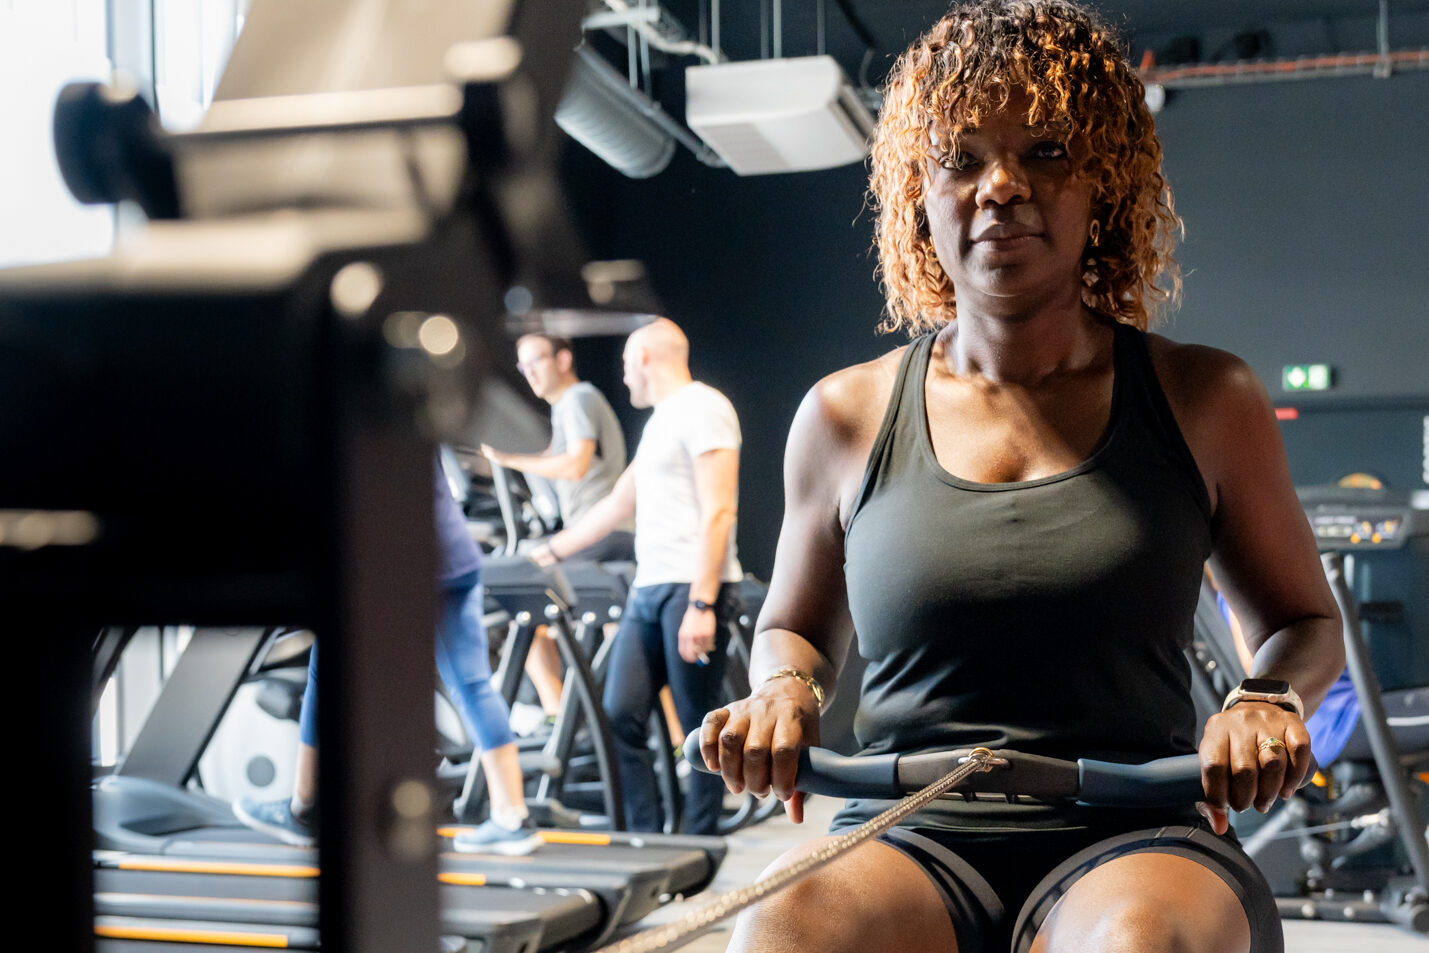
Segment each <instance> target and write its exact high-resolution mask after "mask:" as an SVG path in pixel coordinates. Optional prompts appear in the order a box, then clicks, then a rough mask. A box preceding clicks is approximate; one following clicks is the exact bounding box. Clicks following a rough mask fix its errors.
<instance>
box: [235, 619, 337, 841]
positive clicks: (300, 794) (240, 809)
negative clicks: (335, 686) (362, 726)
mask: <svg viewBox="0 0 1429 953" xmlns="http://www.w3.org/2000/svg"><path fill="white" fill-rule="evenodd" d="M317 713H318V644H317V642H314V643H313V647H312V649H310V650H309V652H308V685H307V688H306V689H304V690H303V703H302V706H301V707H300V708H299V710H298V738H299V742H298V756H297V759H296V761H295V763H294V765H293V794H292V796H291V797H289V798H280V799H278V800H275V801H259V800H257V799H255V798H246V797H245V798H240V799H239V800H237V801H235V802H234V804H233V815H234V816H235V817H237V818H238V820H240V821H242V822H243V823H244V824H245V825H247V826H248V827H251V828H253V829H254V830H258V831H262V832H264V833H265V834H271V835H273V836H274V837H277V838H278V839H279V840H281V841H283V842H284V843H286V844H294V845H297V846H299V847H307V846H309V845H311V844H312V843H313V832H314V831H315V830H316V828H317V804H318V719H317Z"/></svg>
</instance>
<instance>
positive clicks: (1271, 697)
mask: <svg viewBox="0 0 1429 953" xmlns="http://www.w3.org/2000/svg"><path fill="white" fill-rule="evenodd" d="M1241 702H1268V703H1270V704H1272V705H1279V706H1280V707H1281V708H1284V709H1285V710H1286V711H1293V712H1294V713H1295V714H1297V715H1299V716H1300V717H1301V718H1304V717H1305V703H1304V702H1302V701H1301V700H1300V696H1299V695H1297V694H1295V689H1293V688H1291V687H1290V683H1289V682H1287V681H1285V680H1283V679H1279V678H1247V679H1244V680H1243V681H1242V682H1241V683H1240V684H1239V685H1237V686H1236V687H1235V688H1233V689H1231V693H1230V694H1229V695H1227V696H1226V703H1225V704H1224V705H1222V706H1221V711H1228V710H1230V709H1231V708H1233V707H1234V706H1236V705H1238V704H1240V703H1241Z"/></svg>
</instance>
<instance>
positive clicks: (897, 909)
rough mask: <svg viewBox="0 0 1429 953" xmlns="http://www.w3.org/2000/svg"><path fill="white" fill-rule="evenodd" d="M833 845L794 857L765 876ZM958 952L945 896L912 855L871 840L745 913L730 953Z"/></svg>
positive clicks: (813, 845)
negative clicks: (794, 952) (801, 952)
mask: <svg viewBox="0 0 1429 953" xmlns="http://www.w3.org/2000/svg"><path fill="white" fill-rule="evenodd" d="M832 839H833V838H828V837H825V838H820V839H818V840H815V841H811V842H809V843H807V844H802V845H800V846H799V847H796V848H795V849H793V850H791V851H789V852H788V853H786V854H785V855H784V856H782V857H780V858H779V859H778V860H777V861H775V862H774V863H773V864H772V865H771V866H770V867H769V869H768V870H766V871H765V874H768V873H771V872H772V871H775V870H778V869H781V868H783V867H787V866H788V865H790V864H792V863H794V862H795V861H797V860H799V859H800V858H802V857H804V856H806V855H807V854H808V853H810V852H811V851H813V850H816V849H817V848H819V847H821V846H823V845H824V844H826V843H828V842H829V841H830V840H832ZM795 950H801V951H802V950H809V951H818V953H905V951H909V950H917V951H920V953H957V950H958V946H957V942H956V940H955V939H954V934H953V923H952V920H951V918H950V917H949V915H948V910H947V907H946V906H945V904H944V902H943V898H942V895H941V894H939V893H938V891H937V889H936V888H935V887H934V886H933V884H932V882H931V881H930V880H929V879H928V876H927V875H926V874H925V873H924V872H923V870H922V868H920V867H919V866H918V865H917V864H916V863H914V862H913V861H912V860H911V859H910V858H909V857H908V856H907V855H906V854H904V853H902V852H901V851H899V850H896V849H895V848H893V847H890V846H888V845H887V844H883V843H880V842H878V841H870V842H867V843H864V844H861V845H860V846H858V847H856V848H854V849H853V850H852V851H850V852H849V853H847V854H845V855H844V856H842V857H840V858H838V859H837V860H835V861H833V862H832V863H830V864H829V865H827V866H825V867H822V868H820V869H818V870H816V871H814V872H813V873H811V874H808V875H807V876H805V877H803V878H802V879H800V880H799V881H797V882H796V883H794V884H793V885H791V886H789V887H786V888H785V889H784V890H782V891H780V892H778V893H776V894H773V895H771V896H769V897H766V898H765V899H764V900H762V901H760V902H759V903H758V904H757V905H755V906H753V907H751V908H749V909H748V910H746V911H744V912H743V913H742V914H740V916H739V918H738V919H737V920H736V921H735V925H734V931H733V935H732V936H731V938H730V944H729V953H784V951H795Z"/></svg>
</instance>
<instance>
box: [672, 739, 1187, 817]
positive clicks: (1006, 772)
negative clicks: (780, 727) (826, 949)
mask: <svg viewBox="0 0 1429 953" xmlns="http://www.w3.org/2000/svg"><path fill="white" fill-rule="evenodd" d="M971 750H972V749H970V748H959V749H954V750H952V751H931V752H921V753H918V754H903V755H900V754H884V755H873V756H869V757H859V758H851V757H846V756H844V755H840V754H837V753H835V752H833V751H829V750H828V749H827V748H805V749H804V750H803V751H801V752H800V753H799V773H798V779H799V780H798V784H799V790H801V791H804V792H806V793H809V794H824V795H828V796H830V797H867V798H901V797H903V796H905V795H907V794H911V793H913V792H914V791H918V790H920V789H922V788H924V787H926V786H927V785H929V784H931V783H932V782H933V781H936V780H937V779H938V778H941V777H943V776H944V775H946V774H948V773H949V772H950V771H952V770H954V769H955V768H956V767H957V766H958V764H959V760H960V759H962V758H964V757H966V756H967V755H968V753H969V752H970V751H971ZM684 754H685V758H686V759H687V760H688V761H689V762H690V765H691V766H692V767H693V768H694V769H695V770H697V771H701V772H703V773H705V774H710V773H712V772H710V771H709V769H708V768H706V767H705V759H704V758H703V757H702V756H701V754H700V747H699V736H698V733H697V732H696V733H692V734H691V735H690V737H689V738H687V739H686V740H685V748H684ZM993 755H994V757H996V758H997V759H999V760H1001V761H1005V762H1006V764H1005V766H1000V767H997V768H995V769H993V770H992V771H989V772H978V773H974V774H973V775H971V776H969V777H968V778H967V779H966V780H965V781H964V782H963V784H962V785H960V786H959V788H958V792H959V793H968V792H978V793H986V794H998V795H1003V794H1018V795H1027V796H1029V797H1034V798H1037V799H1039V800H1069V801H1076V802H1077V803H1079V804H1086V805H1092V806H1097V807H1164V806H1174V805H1187V804H1191V803H1194V802H1195V801H1199V800H1201V799H1202V798H1203V797H1204V796H1205V791H1204V789H1203V788H1202V785H1201V762H1200V758H1199V757H1198V756H1197V755H1194V754H1186V755H1180V756H1177V757H1174V758H1161V759H1158V760H1156V761H1150V762H1147V763H1145V764H1118V763H1115V762H1111V761H1095V760H1092V759H1090V758H1079V759H1078V760H1076V761H1065V760H1062V759H1059V758H1049V757H1045V756H1043V755H1032V754H1024V753H1022V752H1018V751H1008V750H995V751H993Z"/></svg>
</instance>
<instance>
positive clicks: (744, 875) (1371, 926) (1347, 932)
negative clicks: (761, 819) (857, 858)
mask: <svg viewBox="0 0 1429 953" xmlns="http://www.w3.org/2000/svg"><path fill="white" fill-rule="evenodd" d="M837 809H838V803H837V802H836V801H834V800H832V799H830V798H820V797H816V798H811V799H810V800H809V801H808V802H807V804H806V805H805V814H804V823H803V824H800V825H797V826H796V825H794V824H791V823H790V822H789V820H788V818H787V817H786V816H785V815H784V814H783V812H778V813H776V814H775V815H774V816H773V817H771V818H770V819H769V820H768V821H766V822H765V823H763V824H758V825H756V826H754V827H749V828H745V829H744V830H742V831H739V832H738V833H736V834H734V835H733V836H731V837H730V838H729V856H728V857H727V858H726V859H725V862H724V865H723V866H722V867H721V868H720V872H719V876H717V877H716V878H715V881H714V884H713V885H711V887H710V889H709V891H707V892H706V893H704V894H701V895H699V896H698V897H695V898H693V899H691V900H685V901H682V902H678V903H671V904H667V905H666V906H664V907H662V908H660V909H659V910H657V911H655V912H654V913H652V914H650V915H649V916H647V917H646V918H645V919H644V920H642V921H641V924H640V925H641V926H642V927H647V928H648V927H653V926H655V925H657V924H664V923H670V922H672V921H674V920H678V919H679V918H680V917H682V916H684V915H685V914H687V913H689V912H691V911H692V910H696V909H698V908H699V907H700V906H702V905H703V904H704V903H707V902H708V901H709V900H711V899H712V898H713V897H714V896H716V895H717V894H720V893H723V892H725V891H726V890H734V889H737V888H739V887H745V886H748V885H749V884H751V883H753V882H754V881H755V880H756V879H758V877H759V875H760V874H761V873H762V872H763V871H764V868H765V867H766V866H767V865H768V864H769V863H770V862H772V861H773V860H774V858H776V857H778V856H779V855H780V854H782V853H784V851H786V850H788V849H789V848H790V847H793V846H794V845H796V844H799V843H802V842H803V841H805V840H809V839H811V838H813V837H816V836H818V835H819V834H821V833H823V832H824V831H825V830H827V829H828V826H829V821H830V819H831V818H832V817H833V815H834V812H835V811H836V810H837ZM729 926H730V925H729V922H728V921H726V922H724V923H721V924H719V925H717V926H716V927H715V928H714V929H712V930H710V931H709V932H708V933H706V934H705V935H703V936H700V937H697V938H696V939H694V940H693V941H692V942H690V943H689V944H687V945H686V946H684V947H681V949H682V950H683V951H686V953H724V950H725V948H726V947H727V946H728V945H729ZM1285 949H1286V951H1287V953H1425V951H1426V950H1429V941H1426V938H1423V937H1417V936H1415V935H1413V934H1411V933H1408V932H1406V931H1404V930H1402V929H1400V928H1398V927H1396V926H1391V925H1389V924H1383V923H1315V922H1309V921H1304V920H1287V921H1285Z"/></svg>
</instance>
